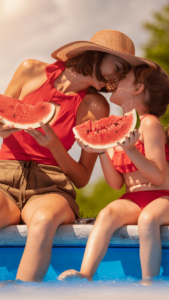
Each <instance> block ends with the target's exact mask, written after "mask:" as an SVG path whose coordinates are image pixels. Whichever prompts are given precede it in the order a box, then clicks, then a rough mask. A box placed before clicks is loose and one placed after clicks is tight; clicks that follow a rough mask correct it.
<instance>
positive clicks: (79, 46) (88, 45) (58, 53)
mask: <svg viewBox="0 0 169 300" xmlns="http://www.w3.org/2000/svg"><path fill="white" fill-rule="evenodd" d="M88 50H93V51H102V52H106V53H109V54H113V55H116V56H118V57H120V58H122V59H124V60H125V61H127V62H128V63H129V64H130V65H131V66H132V67H135V66H139V65H142V64H145V63H146V64H148V65H149V66H150V67H155V68H156V66H155V64H154V63H153V62H152V61H151V60H148V59H144V58H141V57H138V56H135V55H132V54H127V53H124V52H121V51H116V50H112V49H110V48H106V47H103V46H100V45H98V44H95V43H92V42H86V41H76V42H72V43H69V44H66V45H64V46H62V47H60V48H59V49H57V50H55V51H54V52H53V53H52V54H51V56H52V57H53V58H55V59H56V60H62V61H66V60H67V59H69V58H72V57H75V56H78V55H80V54H82V53H83V52H85V51H88Z"/></svg>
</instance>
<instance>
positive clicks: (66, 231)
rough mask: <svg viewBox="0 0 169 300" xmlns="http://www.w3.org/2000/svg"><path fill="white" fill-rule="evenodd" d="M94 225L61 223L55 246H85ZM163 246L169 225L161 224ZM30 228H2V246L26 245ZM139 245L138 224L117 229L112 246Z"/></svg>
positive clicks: (0, 241) (167, 240)
mask: <svg viewBox="0 0 169 300" xmlns="http://www.w3.org/2000/svg"><path fill="white" fill-rule="evenodd" d="M92 228H93V225H89V224H86V225H61V226H59V228H58V229H57V230H56V233H55V236H54V241H53V246H85V245H86V242H87V240H88V237H89V234H90V232H91V230H92ZM160 231H161V240H162V245H163V246H169V226H161V228H160ZM27 235H28V230H27V226H26V225H12V226H8V227H6V228H3V229H1V230H0V247H1V246H24V245H25V243H26V239H27ZM113 245H114V246H120V245H123V246H136V245H139V235H138V226H135V225H128V226H123V227H121V228H120V229H118V230H116V231H115V232H114V234H113V236H112V238H111V240H110V246H113Z"/></svg>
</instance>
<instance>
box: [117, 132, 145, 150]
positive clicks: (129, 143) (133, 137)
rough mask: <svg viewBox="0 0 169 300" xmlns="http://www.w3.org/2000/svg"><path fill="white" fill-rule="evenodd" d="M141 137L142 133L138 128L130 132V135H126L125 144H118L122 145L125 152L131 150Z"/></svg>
mask: <svg viewBox="0 0 169 300" xmlns="http://www.w3.org/2000/svg"><path fill="white" fill-rule="evenodd" d="M139 138H140V133H139V131H138V130H137V129H135V130H134V131H133V132H130V135H129V137H127V136H126V137H125V142H124V143H123V144H121V143H119V142H117V145H119V146H120V147H122V148H123V150H124V151H125V152H126V151H130V150H133V149H134V148H135V144H136V142H137V141H138V140H139Z"/></svg>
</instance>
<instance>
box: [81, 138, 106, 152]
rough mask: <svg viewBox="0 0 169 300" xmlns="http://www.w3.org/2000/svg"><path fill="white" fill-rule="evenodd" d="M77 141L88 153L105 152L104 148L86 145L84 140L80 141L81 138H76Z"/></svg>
mask: <svg viewBox="0 0 169 300" xmlns="http://www.w3.org/2000/svg"><path fill="white" fill-rule="evenodd" d="M76 141H77V144H78V145H79V146H80V147H81V148H82V149H83V150H85V151H86V152H88V153H96V154H100V153H103V152H105V150H104V149H92V148H90V147H89V146H88V145H84V144H83V142H82V141H80V140H79V139H76Z"/></svg>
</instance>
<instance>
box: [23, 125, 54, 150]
mask: <svg viewBox="0 0 169 300" xmlns="http://www.w3.org/2000/svg"><path fill="white" fill-rule="evenodd" d="M39 124H40V125H41V127H42V129H43V130H44V132H45V134H43V133H42V132H40V131H38V130H36V129H34V128H28V129H25V130H24V131H25V132H27V133H29V134H30V135H31V136H32V137H33V138H34V139H35V140H36V141H37V143H38V144H39V145H40V146H43V147H45V148H48V149H50V150H52V149H55V148H56V142H57V141H59V139H58V137H57V135H56V133H55V132H54V131H53V129H52V128H51V126H50V125H49V124H46V125H45V124H44V123H43V122H39Z"/></svg>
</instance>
